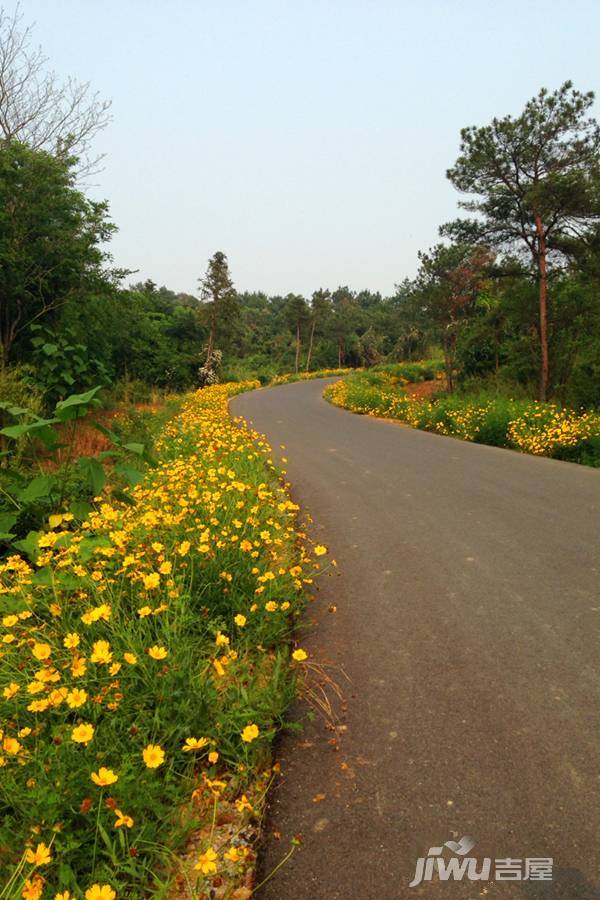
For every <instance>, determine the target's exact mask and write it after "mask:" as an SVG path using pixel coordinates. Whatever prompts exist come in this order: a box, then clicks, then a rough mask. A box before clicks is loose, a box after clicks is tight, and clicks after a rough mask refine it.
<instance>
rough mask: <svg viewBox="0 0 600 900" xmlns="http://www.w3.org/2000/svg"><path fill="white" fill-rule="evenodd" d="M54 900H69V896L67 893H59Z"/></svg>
mask: <svg viewBox="0 0 600 900" xmlns="http://www.w3.org/2000/svg"><path fill="white" fill-rule="evenodd" d="M54 900H71V895H70V893H69V892H68V891H61V893H60V894H55V895H54Z"/></svg>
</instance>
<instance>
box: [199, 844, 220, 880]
mask: <svg viewBox="0 0 600 900" xmlns="http://www.w3.org/2000/svg"><path fill="white" fill-rule="evenodd" d="M217 859H218V857H217V854H216V853H215V851H214V850H213V848H212V847H209V848H208V850H206V852H205V853H201V854H200V856H199V857H198V862H197V863H196V865H195V866H194V869H196V870H198V871H200V872H202V874H203V875H211V874H212V873H213V872H216V871H217V863H216V860H217Z"/></svg>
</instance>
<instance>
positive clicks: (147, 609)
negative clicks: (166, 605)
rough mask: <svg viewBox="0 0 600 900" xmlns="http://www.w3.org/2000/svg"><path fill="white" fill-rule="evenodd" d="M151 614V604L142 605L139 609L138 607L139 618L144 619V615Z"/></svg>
mask: <svg viewBox="0 0 600 900" xmlns="http://www.w3.org/2000/svg"><path fill="white" fill-rule="evenodd" d="M151 615H152V607H151V606H142V607H141V608H140V609H138V616H139V617H140V619H145V618H146V616H151Z"/></svg>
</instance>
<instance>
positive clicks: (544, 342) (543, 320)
mask: <svg viewBox="0 0 600 900" xmlns="http://www.w3.org/2000/svg"><path fill="white" fill-rule="evenodd" d="M535 230H536V232H537V239H538V254H537V264H538V273H539V279H540V349H541V352H542V368H541V372H540V400H547V399H548V384H549V380H550V363H549V358H548V272H547V268H546V236H545V234H544V227H543V225H542V219H541V217H540V215H539V214H538V213H536V214H535Z"/></svg>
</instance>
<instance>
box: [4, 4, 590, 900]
mask: <svg viewBox="0 0 600 900" xmlns="http://www.w3.org/2000/svg"><path fill="white" fill-rule="evenodd" d="M592 100H593V98H592V95H591V94H588V93H586V94H582V93H580V92H578V91H577V90H576V89H574V88H573V86H572V85H571V84H570V83H568V82H567V83H565V84H564V85H563V86H562V87H561V88H559V89H558V90H557V91H555V92H554V93H552V94H551V93H548V92H547V91H546V90H543V91H541V92H540V93H539V94H538V95H537V97H535V98H533V99H532V100H531V101H530V102H529V103H528V104H527V105H526V107H525V109H524V111H523V113H522V114H521V115H520V116H518V117H516V118H511V117H506V118H504V119H501V120H496V121H495V122H494V123H493V124H492V125H490V126H486V127H483V128H470V129H465V130H464V131H463V134H462V144H461V150H460V155H459V158H458V160H457V162H456V164H455V166H454V167H453V168H451V169H450V170H449V172H448V176H449V178H450V180H451V181H452V183H453V184H454V185H455V186H456V187H457V189H458V190H459V191H460V192H461V194H463V195H464V196H465V197H469V198H470V199H468V200H467V201H466V203H465V204H464V205H465V206H466V208H467V209H468V210H469V211H471V212H472V213H474V214H475V216H474V218H473V219H463V220H458V221H456V222H453V223H449V224H447V225H444V226H442V227H441V229H440V235H441V240H440V242H439V243H437V244H435V246H434V247H432V248H430V249H429V250H428V251H426V252H423V253H422V254H420V257H419V269H418V272H417V274H416V276H415V277H414V278H411V279H405V280H404V281H401V283H399V284H398V285H397V286H396V288H395V289H394V291H393V292H392V293H390V295H389V296H382V295H381V294H380V293H378V292H376V291H371V290H369V289H364V290H359V291H356V290H351V289H350V288H349V287H348V286H345V285H340V286H338V287H333V286H330V287H324V286H323V287H320V288H319V289H317V290H315V291H314V292H313V293H312V295H311V296H310V297H304V296H302V295H301V294H296V293H288V294H285V295H272V296H269V295H267V294H265V293H263V292H261V291H240V290H237V289H236V287H235V285H234V279H233V275H232V273H231V271H230V268H229V261H228V258H227V256H226V254H225V253H224V252H223V251H221V250H218V251H217V252H215V253H214V254H213V255H212V256H211V258H210V259H209V260H208V262H207V263H206V262H205V261H203V260H199V261H198V272H199V279H198V286H197V290H194V291H192V292H190V293H186V292H176V291H173V290H171V289H169V288H168V287H167V286H159V285H157V284H156V283H155V282H153V281H152V280H150V279H146V280H144V281H133V280H132V278H133V276H134V272H135V270H129V269H123V268H119V267H117V266H115V264H114V260H113V259H112V257H111V254H110V240H111V237H112V236H113V235H114V233H115V231H116V225H115V224H114V223H113V222H112V220H111V218H110V210H109V205H108V203H107V202H104V201H97V200H92V199H90V197H89V196H88V195H87V194H86V191H85V189H84V186H83V182H82V178H83V177H84V176H87V175H89V174H90V173H93V171H94V170H95V169H96V167H97V164H98V159H97V158H96V157H94V155H93V152H92V151H93V146H92V144H93V138H94V136H95V135H96V134H97V133H98V131H100V130H101V129H102V128H104V127H105V126H106V125H107V123H108V121H109V118H110V109H109V108H110V104H109V103H106V102H104V101H102V100H101V99H99V98H98V97H97V96H96V95H95V94H93V93H92V92H91V90H90V89H88V87H87V86H86V85H85V84H78V83H77V82H76V81H74V80H68V81H67V82H65V83H64V84H62V83H60V81H59V80H58V79H57V76H55V75H54V74H53V73H52V70H51V68H50V67H48V65H47V62H46V60H45V58H44V56H43V54H42V53H41V51H39V50H38V49H37V47H36V46H35V44H34V43H33V42H32V35H31V32H30V30H29V29H27V28H25V27H23V25H22V22H21V15H20V13H19V11H18V10H17V12H16V13H15V15H14V16H8V15H6V14H5V13H4V12H2V11H1V10H0V303H1V310H0V312H1V315H0V623H1V626H0V704H1V708H2V717H1V723H0V768H1V774H2V778H1V785H2V788H1V802H0V809H1V815H0V884H2V887H1V888H0V900H4V898H9V897H10V898H13V897H23V898H25V900H37V898H40V897H43V898H60V900H71V898H72V897H76V898H80V897H82V896H85V897H86V900H113V898H114V897H115V896H119V897H121V896H123V897H128V898H136V897H140V898H141V897H145V896H160V895H161V893H165V892H166V891H167V889H170V887H169V888H168V886H169V885H172V884H173V879H175V880H176V882H177V885H178V886H179V887H181V890H182V892H183V895H185V891H188V893H189V895H190V896H194V895H195V894H200V895H202V893H203V892H205V893H206V894H207V895H209V896H210V895H211V894H210V892H211V891H212V890H216V888H217V887H219V888H220V889H223V890H224V888H223V883H222V882H221V883H220V884H217V883H216V881H219V880H220V879H224V878H225V877H227V878H228V879H230V882H228V883H231V885H232V889H233V888H234V886H235V885H240V886H243V888H244V890H249V888H248V886H247V882H248V879H247V872H248V870H249V868H250V867H251V864H252V858H253V850H252V846H251V842H249V841H248V840H247V838H246V837H244V835H246V834H247V830H246V825H247V823H248V822H249V821H250V820H251V819H253V818H258V817H259V813H260V806H261V803H262V800H261V798H262V797H263V796H264V792H265V791H266V789H267V786H268V784H269V780H270V778H271V770H270V765H271V760H270V754H269V747H270V744H271V742H272V740H273V737H274V735H275V733H276V730H277V728H278V727H279V726H280V725H281V722H282V717H283V714H284V710H285V708H286V706H287V704H288V702H289V700H290V698H291V697H292V696H293V695H294V691H295V687H296V679H297V677H298V674H299V673H300V672H302V671H304V670H306V669H309V668H310V666H309V665H308V664H305V653H304V651H303V650H302V648H298V647H295V644H294V640H293V639H294V634H295V632H294V627H295V625H296V622H297V620H298V617H299V615H300V613H301V610H302V608H303V605H304V602H305V599H306V592H307V591H308V590H310V585H311V582H312V580H313V578H314V577H315V576H316V575H317V574H318V573H319V572H320V571H321V557H323V556H324V554H325V548H324V547H315V548H313V551H311V553H310V554H309V552H308V550H307V549H306V544H305V542H304V540H303V535H302V534H299V533H298V530H297V529H298V520H297V515H298V510H297V508H296V507H295V506H294V504H293V503H291V501H290V498H289V496H288V495H287V494H286V492H285V490H284V488H283V487H282V484H281V482H280V479H279V474H278V472H277V471H276V470H275V468H274V466H273V464H272V461H271V457H270V450H269V448H268V445H267V444H266V442H265V440H264V439H263V438H262V437H261V436H260V435H257V434H255V433H254V432H252V431H250V430H249V429H248V428H247V427H246V426H245V425H244V424H243V423H233V422H232V421H231V420H230V418H229V416H228V411H227V400H228V398H229V397H230V396H232V395H233V394H234V393H236V392H238V391H242V390H246V389H248V388H251V387H254V386H258V385H269V384H285V383H288V382H291V381H297V380H302V379H306V378H314V377H318V376H337V375H347V374H348V373H351V374H348V377H347V378H345V379H344V380H342V381H340V382H339V383H338V384H337V385H335V386H333V387H332V388H330V389H329V392H328V396H329V398H330V399H331V400H332V401H333V402H335V403H338V404H340V405H343V406H346V407H348V408H350V409H355V410H356V411H359V412H364V413H370V414H374V415H382V416H391V417H393V418H398V419H401V420H402V421H405V422H407V423H409V424H411V425H414V426H415V427H421V428H427V429H429V430H432V431H436V432H438V433H443V434H454V435H456V436H459V437H463V438H466V439H468V440H473V441H483V442H486V443H494V444H497V445H499V446H509V447H514V448H516V449H519V450H524V451H526V452H531V453H536V454H541V455H548V456H554V457H556V458H561V459H571V460H574V461H578V462H583V463H588V464H592V465H598V464H599V459H600V449H599V442H600V436H599V425H598V421H599V413H598V410H600V305H599V304H598V291H599V275H600V263H599V260H600V253H599V248H600V231H599V227H598V222H599V221H600V205H599V204H600V201H599V197H600V182H599V176H598V172H599V171H600V168H599V166H598V148H599V145H600V133H599V131H598V126H597V124H596V123H595V121H594V120H593V119H591V118H590V117H589V113H590V109H591V105H592ZM133 263H134V265H135V261H133ZM204 266H206V268H205V271H204V273H203V274H201V272H202V269H203V268H204ZM436 352H437V353H438V356H437V357H435V358H434V359H433V360H431V361H426V362H420V361H419V360H423V359H425V360H427V359H428V357H431V356H435V353H436ZM429 384H431V385H432V386H434V387H435V395H432V393H431V392H429V393H428V390H429V388H428V387H427V385H429ZM221 826H223V827H221ZM220 829H221V830H220ZM180 854H181V855H180ZM184 859H185V860H186V862H185V864H184V862H183V861H182V860H184ZM236 879H237V880H236ZM240 889H241V888H240ZM223 890H222V891H221V892H223ZM238 896H239V897H240V898H241V897H242V896H243V894H240V895H238Z"/></svg>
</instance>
